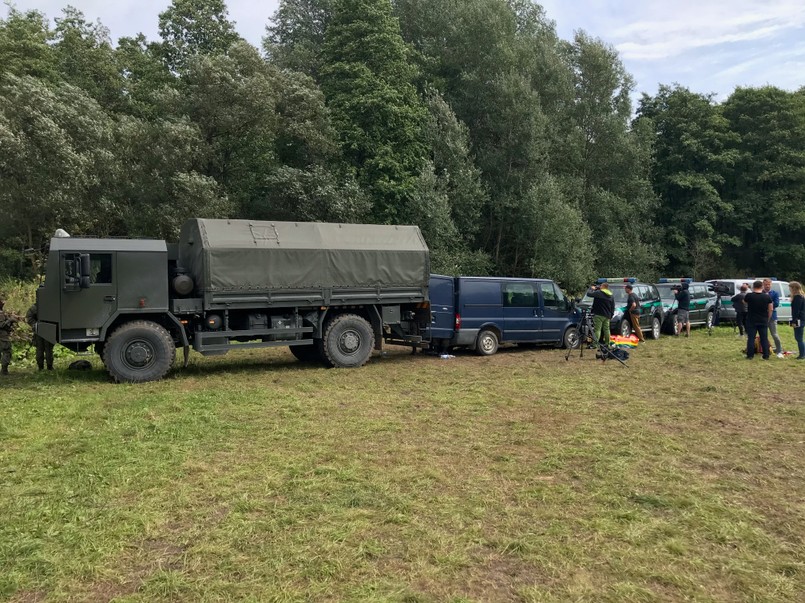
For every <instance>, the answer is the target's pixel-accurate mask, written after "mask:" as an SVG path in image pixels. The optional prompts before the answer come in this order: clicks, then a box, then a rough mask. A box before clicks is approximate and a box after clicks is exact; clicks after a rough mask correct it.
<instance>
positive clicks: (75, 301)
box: [37, 238, 168, 351]
mask: <svg viewBox="0 0 805 603" xmlns="http://www.w3.org/2000/svg"><path fill="white" fill-rule="evenodd" d="M37 304H38V307H39V324H38V325H37V332H38V334H39V335H40V336H41V337H43V338H44V339H46V340H47V341H50V342H51V343H60V344H62V345H63V346H65V347H67V348H70V349H72V350H75V351H84V350H86V349H87V348H88V347H89V346H90V345H93V344H96V345H97V344H99V343H100V342H103V341H105V339H106V336H107V333H108V332H109V331H110V329H112V328H113V326H114V325H115V324H116V322H117V321H118V319H119V318H120V317H121V316H132V315H135V316H136V315H139V316H147V315H150V314H163V313H164V312H166V311H167V309H168V249H167V244H166V243H165V242H164V241H157V240H142V239H85V238H54V239H52V242H51V246H50V253H49V254H48V262H47V271H46V276H45V281H44V283H43V284H42V285H41V286H40V287H39V290H38V291H37Z"/></svg>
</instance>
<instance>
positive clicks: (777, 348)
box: [763, 278, 783, 358]
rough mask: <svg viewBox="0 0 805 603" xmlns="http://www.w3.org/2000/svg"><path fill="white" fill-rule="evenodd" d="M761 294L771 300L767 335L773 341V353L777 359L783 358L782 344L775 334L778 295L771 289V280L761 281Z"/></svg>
mask: <svg viewBox="0 0 805 603" xmlns="http://www.w3.org/2000/svg"><path fill="white" fill-rule="evenodd" d="M763 292H764V293H766V294H767V295H768V296H769V297H770V298H771V304H772V313H771V318H769V333H770V334H771V338H772V339H774V353H775V354H777V357H778V358H782V357H783V343H782V342H781V341H780V336H779V335H778V334H777V306H779V305H780V294H779V293H777V291H775V290H774V289H772V288H771V279H770V278H764V279H763Z"/></svg>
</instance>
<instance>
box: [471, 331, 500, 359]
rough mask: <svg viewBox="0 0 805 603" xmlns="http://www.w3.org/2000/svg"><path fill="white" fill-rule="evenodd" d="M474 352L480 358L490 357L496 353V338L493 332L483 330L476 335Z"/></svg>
mask: <svg viewBox="0 0 805 603" xmlns="http://www.w3.org/2000/svg"><path fill="white" fill-rule="evenodd" d="M475 351H476V352H478V353H479V354H480V355H481V356H491V355H492V354H494V353H495V352H497V351H498V336H497V335H496V334H495V332H494V331H489V330H487V329H484V330H483V331H481V332H480V333H478V340H477V341H476V343H475Z"/></svg>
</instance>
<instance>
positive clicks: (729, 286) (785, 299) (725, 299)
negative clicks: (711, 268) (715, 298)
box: [707, 276, 791, 323]
mask: <svg viewBox="0 0 805 603" xmlns="http://www.w3.org/2000/svg"><path fill="white" fill-rule="evenodd" d="M764 278H765V277H762V276H760V277H758V276H748V277H746V278H720V279H713V280H710V281H707V283H708V284H711V285H713V286H715V285H721V286H722V288H723V289H724V291H725V293H723V294H722V296H721V318H722V320H730V321H734V320H735V308H733V307H732V296H733V295H735V294H736V293H738V292H739V291H740V289H741V285H744V284H745V285H746V286H747V293H749V292H751V291H752V283H754V282H755V281H762V280H763V279H764ZM769 278H771V288H772V289H773V290H775V291H777V293H778V294H779V295H780V305H779V306H778V307H777V322H784V323H787V322H789V321H790V320H791V291H790V289H789V288H788V281H781V280H777V278H775V277H769Z"/></svg>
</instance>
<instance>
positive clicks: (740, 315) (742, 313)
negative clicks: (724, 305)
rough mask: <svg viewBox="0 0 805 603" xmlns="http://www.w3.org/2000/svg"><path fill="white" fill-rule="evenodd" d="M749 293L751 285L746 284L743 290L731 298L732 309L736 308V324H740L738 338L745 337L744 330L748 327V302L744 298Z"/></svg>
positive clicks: (742, 287) (742, 286)
mask: <svg viewBox="0 0 805 603" xmlns="http://www.w3.org/2000/svg"><path fill="white" fill-rule="evenodd" d="M748 292H749V285H747V284H746V283H744V284H743V285H741V289H740V290H739V291H738V293H736V294H735V295H733V296H732V298H730V301H731V302H732V307H733V308H735V322H736V323H737V324H738V336H739V337H743V336H744V329H745V327H746V302H745V301H744V298H745V297H746V294H747V293H748Z"/></svg>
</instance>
